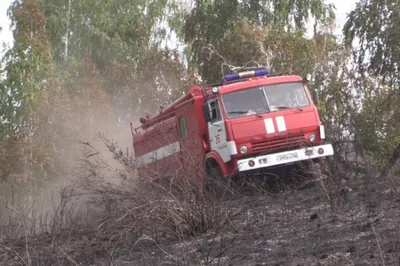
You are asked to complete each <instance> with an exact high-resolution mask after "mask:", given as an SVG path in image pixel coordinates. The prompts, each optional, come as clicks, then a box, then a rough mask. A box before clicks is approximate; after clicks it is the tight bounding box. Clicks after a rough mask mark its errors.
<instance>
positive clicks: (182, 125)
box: [179, 116, 188, 139]
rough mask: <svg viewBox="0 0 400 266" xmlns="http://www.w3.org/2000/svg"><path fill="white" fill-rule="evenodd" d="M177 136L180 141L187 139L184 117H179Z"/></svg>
mask: <svg viewBox="0 0 400 266" xmlns="http://www.w3.org/2000/svg"><path fill="white" fill-rule="evenodd" d="M179 135H180V137H181V138H182V139H186V138H187V137H188V129H187V123H186V117H185V116H180V117H179Z"/></svg>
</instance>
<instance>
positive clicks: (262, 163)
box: [237, 144, 333, 172]
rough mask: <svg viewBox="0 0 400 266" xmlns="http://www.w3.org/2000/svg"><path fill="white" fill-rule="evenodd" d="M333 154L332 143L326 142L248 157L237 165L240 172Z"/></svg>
mask: <svg viewBox="0 0 400 266" xmlns="http://www.w3.org/2000/svg"><path fill="white" fill-rule="evenodd" d="M321 149H322V150H321ZM321 151H323V152H321ZM332 155H333V147H332V145H331V144H325V145H319V146H313V147H307V148H302V149H298V150H291V151H285V152H278V153H272V154H268V155H262V156H257V157H251V158H246V159H242V160H238V161H237V166H238V170H239V172H243V171H249V170H256V169H260V168H266V167H271V166H277V165H283V164H289V163H295V162H299V161H304V160H311V159H316V158H321V157H326V156H332ZM250 161H253V163H254V165H253V166H250V165H251V164H253V163H252V162H250ZM249 162H250V164H249Z"/></svg>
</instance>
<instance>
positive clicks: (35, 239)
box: [0, 136, 388, 265]
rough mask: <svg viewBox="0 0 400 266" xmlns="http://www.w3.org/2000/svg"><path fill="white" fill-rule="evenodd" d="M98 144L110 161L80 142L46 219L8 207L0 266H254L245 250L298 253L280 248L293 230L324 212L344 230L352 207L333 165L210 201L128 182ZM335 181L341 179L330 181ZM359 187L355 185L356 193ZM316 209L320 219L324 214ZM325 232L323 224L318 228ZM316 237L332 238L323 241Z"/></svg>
mask: <svg viewBox="0 0 400 266" xmlns="http://www.w3.org/2000/svg"><path fill="white" fill-rule="evenodd" d="M102 140H103V143H104V144H105V146H106V147H107V148H108V150H109V151H110V152H111V154H112V156H113V158H114V162H113V163H110V162H109V160H108V159H105V158H106V157H109V156H103V153H102V152H99V151H97V150H95V149H94V147H93V146H91V144H90V143H82V145H83V146H84V147H85V149H86V150H85V156H84V158H83V159H82V164H81V165H80V167H79V168H77V169H76V173H75V174H76V176H77V177H79V178H77V180H76V182H74V183H73V184H72V185H71V186H69V187H66V188H64V189H63V190H62V191H61V194H60V198H61V201H60V204H58V205H56V207H55V208H54V211H53V212H52V213H51V215H50V214H44V213H35V212H34V211H32V210H31V211H30V212H26V211H25V212H24V211H22V210H19V209H18V208H16V207H15V206H14V207H12V206H9V208H10V209H12V211H13V213H14V214H15V216H14V218H13V220H12V221H10V223H9V224H8V225H7V226H3V227H2V228H1V229H2V237H1V238H0V240H1V241H0V261H1V262H4V263H6V265H123V261H124V260H127V261H130V262H131V263H132V264H133V265H149V264H150V265H160V264H162V265H225V264H229V261H231V262H232V261H235V256H238V255H237V254H238V252H239V253H243V254H242V257H243V260H242V259H241V261H240V263H239V262H238V261H236V262H237V263H239V264H241V265H243V263H244V262H245V261H253V262H254V258H252V257H251V256H250V254H252V253H251V252H255V251H251V247H254V249H258V248H266V247H267V246H270V249H272V250H275V249H276V251H274V252H275V253H274V254H275V255H274V256H275V257H271V260H274V261H278V260H279V259H280V257H281V255H279V254H280V252H284V253H285V254H286V256H289V255H288V254H294V253H296V254H299V252H300V253H304V251H301V249H300V248H299V246H300V247H301V246H302V245H308V244H306V243H303V244H301V243H298V244H297V245H299V246H295V247H292V249H290V248H288V246H287V245H288V244H285V243H286V241H288V239H290V235H291V233H290V232H291V230H294V229H293V228H297V229H296V230H298V231H299V232H302V233H301V234H304V235H305V236H306V235H309V234H310V232H312V230H314V229H311V228H310V226H312V224H309V223H310V222H309V221H314V220H320V219H328V216H327V214H328V213H330V214H331V215H333V216H334V217H335V219H334V220H333V221H336V223H338V221H340V222H341V223H342V224H344V223H346V221H347V220H346V219H348V218H340V217H342V216H343V211H342V209H343V210H344V211H345V212H346V211H351V212H353V210H354V211H355V210H356V209H358V207H356V208H354V209H348V208H349V202H354V199H352V198H351V197H348V194H351V193H352V190H351V189H349V188H348V183H349V182H350V181H348V180H350V179H357V178H356V177H355V176H357V174H355V173H354V172H347V173H346V171H344V170H343V169H341V167H342V166H341V165H335V164H333V165H332V164H326V163H320V164H318V165H319V167H312V168H308V172H306V175H305V176H304V180H303V182H301V183H299V184H296V183H293V182H289V181H287V180H280V182H277V183H278V185H275V187H273V188H271V187H266V188H261V186H259V185H258V184H256V183H251V182H247V189H242V188H241V189H238V190H234V195H230V196H229V197H227V198H225V199H217V198H216V197H214V196H213V195H212V194H210V193H208V192H207V191H206V190H203V189H202V187H201V186H199V183H198V182H195V180H196V179H193V178H185V176H181V175H176V176H172V177H171V178H170V179H168V180H167V179H164V182H154V177H152V178H151V179H150V178H148V179H146V178H143V177H142V178H141V179H137V178H135V176H134V175H133V174H132V173H134V170H135V168H136V162H135V160H134V159H133V156H132V155H131V154H129V153H128V152H126V151H122V150H121V149H119V148H118V146H117V145H116V143H115V142H112V141H109V140H108V139H107V138H106V137H104V136H102ZM186 159H187V160H186V163H188V162H193V163H194V162H195V160H193V158H186ZM116 162H118V164H116ZM117 166H118V167H117ZM314 166H317V165H314ZM153 170H154V169H153ZM338 173H341V175H342V176H340V178H338ZM110 175H112V178H110ZM277 179H279V177H277ZM367 179H368V178H367ZM367 179H366V180H367ZM370 179H372V178H370ZM138 180H139V181H138ZM371 182H372V181H371ZM369 187H370V185H367V184H365V188H369ZM254 188H257V189H254ZM294 190H296V191H297V192H294ZM311 192H312V193H313V194H310V193H311ZM293 193H295V194H293ZM377 201H378V199H377V198H371V199H370V201H367V203H366V206H367V207H368V208H370V209H373V210H374V211H376V208H374V207H373V206H372V205H371V204H372V202H375V203H376V202H377ZM324 202H325V203H326V206H327V207H326V208H327V209H329V212H325V211H324V209H325V207H324V205H323V203H324ZM368 202H371V204H370V203H368ZM321 204H322V205H321ZM351 204H353V203H351ZM78 205H79V206H81V207H80V208H78V207H77V206H78ZM313 205H315V206H314V207H313ZM312 208H317V210H319V211H312ZM346 208H347V209H346ZM299 209H302V210H301V211H299ZM310 211H311V213H309V212H310ZM304 215H306V216H307V215H308V217H306V220H307V221H306V220H304V218H302V217H304ZM357 215H360V217H364V214H357ZM365 215H366V216H365V217H368V219H370V220H371V225H372V227H371V230H370V234H371V237H373V238H372V239H374V241H375V243H376V245H377V251H378V253H377V258H378V260H377V261H379V263H385V260H387V254H386V253H385V248H386V249H387V243H383V241H382V237H383V236H382V234H386V233H385V232H383V231H382V230H383V229H382V227H380V226H379V224H376V218H374V217H375V216H373V215H371V214H370V213H368V215H367V214H365ZM333 216H332V217H333ZM337 217H339V218H337ZM341 219H342V220H341ZM308 220H309V221H308ZM318 223H320V222H318ZM328 225H329V223H328V222H326V225H324V224H322V225H321V226H328ZM348 226H352V225H351V224H349V225H348ZM326 230H327V232H328V231H329V230H333V229H332V228H330V227H327V228H326ZM349 230H352V229H351V228H350V227H349ZM315 234H316V233H315ZM344 235H346V233H345V234H344ZM308 237H311V238H310V241H311V242H313V241H314V242H315V241H317V242H318V241H320V239H321V238H320V237H318V238H314V237H313V236H312V233H311V235H310V236H308ZM326 237H330V238H331V239H332V236H329V233H327V236H326ZM336 237H341V236H336ZM294 239H297V238H296V237H294ZM254 241H255V242H254ZM265 241H269V242H265ZM296 241H300V240H299V239H298V240H296ZM311 242H310V243H311ZM261 243H263V244H262V245H263V246H262V245H261ZM271 243H274V244H271ZM260 245H261V246H260ZM321 245H322V244H321ZM279 246H281V249H280V251H278V249H277V248H278V247H279ZM322 246H323V245H322ZM322 246H321V249H322ZM239 250H240V251H239ZM328 250H329V249H328ZM334 250H338V248H335V249H333V250H332V251H330V252H331V253H330V254H331V255H329V256H327V259H329V260H331V261H332V262H333V261H336V262H339V261H342V264H341V265H351V262H349V259H348V258H346V259H345V256H344V255H343V256H344V257H343V256H342V255H332V254H334V253H332V252H333V251H334ZM242 251H243V252H242ZM258 252H261V253H262V251H258ZM261 253H259V254H261ZM235 254H236V255H235ZM246 254H247V255H246ZM249 256H250V257H249ZM257 256H258V255H257ZM260 256H261V255H260ZM228 258H229V259H228ZM374 261H375V260H374ZM343 263H344V264H343ZM253 265H254V264H253ZM309 265H311V264H309ZM322 265H328V264H322ZM386 265H388V263H386Z"/></svg>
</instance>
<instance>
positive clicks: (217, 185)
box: [205, 161, 233, 199]
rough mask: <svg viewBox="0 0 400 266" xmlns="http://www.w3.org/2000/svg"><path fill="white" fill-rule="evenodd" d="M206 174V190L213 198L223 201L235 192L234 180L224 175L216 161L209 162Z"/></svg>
mask: <svg viewBox="0 0 400 266" xmlns="http://www.w3.org/2000/svg"><path fill="white" fill-rule="evenodd" d="M205 172H206V178H205V188H206V191H207V192H209V193H210V194H211V195H212V196H214V197H216V198H217V199H221V198H224V196H225V195H226V194H231V193H232V192H233V190H232V189H233V186H232V180H231V179H230V178H225V177H224V176H223V175H222V171H221V169H220V168H219V166H218V164H217V163H216V162H215V161H207V163H206V171H205Z"/></svg>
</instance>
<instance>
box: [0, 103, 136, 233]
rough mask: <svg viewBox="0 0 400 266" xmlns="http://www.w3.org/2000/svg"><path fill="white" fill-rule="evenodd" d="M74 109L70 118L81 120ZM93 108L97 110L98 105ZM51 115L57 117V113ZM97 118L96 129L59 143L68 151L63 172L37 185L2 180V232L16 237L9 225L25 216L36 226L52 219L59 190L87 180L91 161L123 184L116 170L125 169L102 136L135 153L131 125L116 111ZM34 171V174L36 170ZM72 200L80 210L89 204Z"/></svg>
mask: <svg viewBox="0 0 400 266" xmlns="http://www.w3.org/2000/svg"><path fill="white" fill-rule="evenodd" d="M93 106H95V105H93ZM54 108H56V107H54ZM90 108H92V107H90ZM128 109H129V108H125V107H124V106H118V107H116V108H114V110H113V113H114V114H115V113H121V112H124V110H128ZM71 110H73V112H72V113H69V119H70V120H71V117H72V120H75V121H79V119H81V117H82V113H81V111H79V108H76V109H73V108H72V109H71ZM90 111H93V112H96V109H95V108H93V110H90ZM51 115H53V119H54V113H53V114H51ZM132 115H133V114H131V116H132ZM57 119H61V120H60V121H61V124H64V122H65V121H63V120H62V119H63V118H62V117H57ZM96 120H97V121H92V125H93V124H94V125H95V129H93V128H90V126H88V127H83V128H81V129H80V130H79V135H75V136H72V137H69V138H68V139H62V142H61V144H58V147H57V148H58V149H61V150H65V151H66V152H65V153H63V158H62V169H59V170H60V172H62V174H59V173H57V175H56V177H53V176H51V177H49V178H43V179H44V180H45V181H44V182H42V183H41V184H39V185H37V184H36V185H35V186H31V185H30V184H26V185H24V184H22V185H21V184H20V183H18V182H16V181H15V180H16V179H13V178H11V179H10V180H8V181H6V182H4V183H3V184H0V234H2V235H4V236H10V237H13V236H14V235H13V234H14V233H15V232H13V231H12V230H10V229H9V228H10V227H11V226H12V225H15V224H16V223H17V221H18V220H20V219H22V217H24V220H25V222H26V223H27V222H30V223H31V224H30V227H36V226H35V225H34V224H35V223H37V222H38V220H40V222H41V223H43V222H44V223H45V222H46V221H43V220H47V222H49V221H50V220H51V219H52V215H53V214H54V213H55V212H56V210H57V208H58V207H59V205H60V203H61V201H62V196H61V194H60V192H61V191H62V189H63V188H66V187H68V186H74V187H77V186H79V185H81V186H82V180H85V178H87V177H88V174H89V173H90V169H86V167H87V166H88V164H91V165H92V166H94V167H95V168H96V169H95V170H96V172H97V175H98V176H101V177H102V178H103V179H104V180H103V181H105V182H110V183H113V184H121V181H122V180H121V179H119V178H118V175H116V174H115V173H116V172H117V171H118V170H123V169H121V167H122V166H121V164H120V163H119V162H118V161H117V160H115V159H114V157H113V154H112V153H111V152H110V151H109V149H108V148H107V147H106V145H105V143H104V139H102V137H103V138H106V139H108V140H111V141H112V142H114V143H116V144H117V145H118V148H119V149H121V150H122V151H124V152H125V153H129V154H133V149H132V133H131V129H130V125H129V123H118V122H117V119H115V115H114V116H111V117H110V118H105V117H98V118H97V119H96ZM133 120H134V121H132V122H133V123H134V125H138V122H137V121H138V120H139V118H138V117H133ZM23 167H27V166H23ZM25 172H27V173H29V172H30V169H29V168H27V169H26V171H25ZM31 173H32V175H33V171H31ZM35 178H36V177H35ZM28 182H29V180H28ZM64 196H65V195H64ZM73 204H74V206H73V209H75V210H76V211H77V212H78V211H87V209H88V208H90V206H88V205H87V202H86V201H85V197H79V199H78V200H76V201H75V202H74V203H73ZM4 228H7V229H4ZM30 229H32V228H30ZM36 230H38V229H35V230H31V232H30V233H34V232H36Z"/></svg>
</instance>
